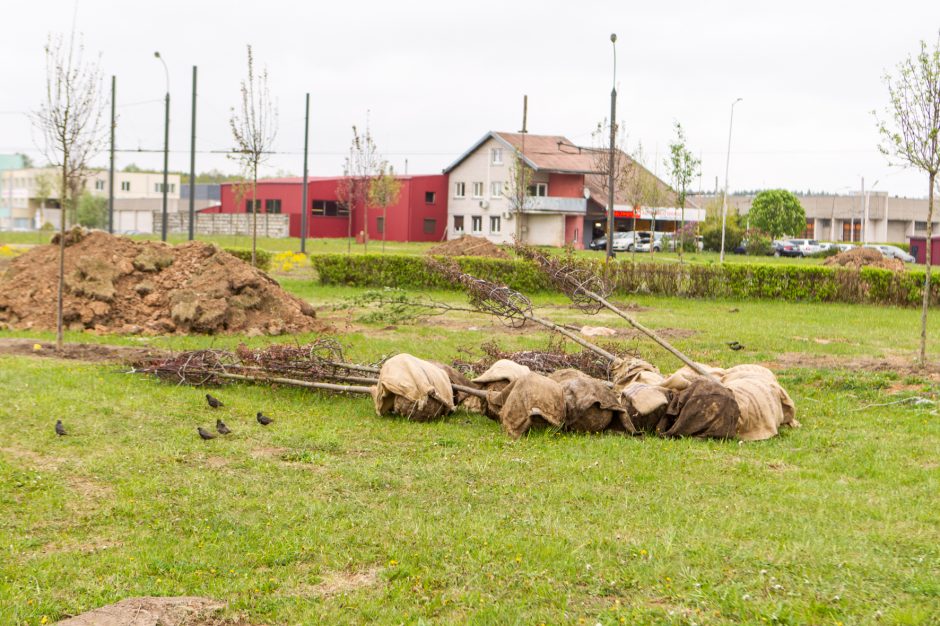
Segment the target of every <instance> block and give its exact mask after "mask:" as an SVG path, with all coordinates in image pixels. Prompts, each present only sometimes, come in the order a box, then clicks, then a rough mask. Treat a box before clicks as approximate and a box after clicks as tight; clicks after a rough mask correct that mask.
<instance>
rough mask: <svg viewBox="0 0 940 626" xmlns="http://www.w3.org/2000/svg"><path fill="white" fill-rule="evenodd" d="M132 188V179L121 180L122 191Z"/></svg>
mask: <svg viewBox="0 0 940 626" xmlns="http://www.w3.org/2000/svg"><path fill="white" fill-rule="evenodd" d="M130 190H131V181H129V180H122V181H121V191H130Z"/></svg>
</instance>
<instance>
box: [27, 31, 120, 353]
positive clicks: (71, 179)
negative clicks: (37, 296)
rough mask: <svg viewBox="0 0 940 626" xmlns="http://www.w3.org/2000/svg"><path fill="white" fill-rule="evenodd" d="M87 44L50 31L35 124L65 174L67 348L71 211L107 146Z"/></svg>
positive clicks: (59, 327)
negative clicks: (92, 162) (94, 162)
mask: <svg viewBox="0 0 940 626" xmlns="http://www.w3.org/2000/svg"><path fill="white" fill-rule="evenodd" d="M84 51H85V50H84V46H83V45H82V44H81V43H78V44H76V42H75V34H74V33H72V35H70V37H69V39H68V41H66V40H65V39H64V38H63V37H62V36H61V35H59V36H51V35H50V37H49V40H48V41H47V43H46V46H45V53H46V93H45V98H44V100H43V102H42V104H41V105H40V107H39V109H38V110H37V111H36V112H35V113H34V114H33V115H32V120H33V124H34V125H35V126H36V128H37V129H38V130H39V131H40V133H42V137H43V140H44V141H43V146H42V149H43V153H44V155H45V157H46V159H48V161H49V163H50V164H52V165H53V166H54V167H56V169H57V170H58V172H59V173H60V176H59V178H58V187H59V206H60V216H59V276H58V282H59V285H58V296H57V300H56V349H57V350H61V349H62V336H63V316H62V310H63V302H64V296H65V229H66V215H67V214H68V212H69V211H70V210H74V208H75V205H76V203H77V201H78V196H79V194H80V192H81V190H82V189H84V187H85V179H86V178H87V175H88V170H89V162H90V160H91V159H92V158H93V157H94V156H95V155H97V154H98V153H99V152H100V151H101V150H102V149H103V148H104V145H105V138H106V134H105V130H106V128H105V126H104V125H103V124H102V116H103V112H104V105H105V100H104V97H103V95H102V86H101V70H100V68H99V65H98V63H97V61H95V62H86V61H85V58H84Z"/></svg>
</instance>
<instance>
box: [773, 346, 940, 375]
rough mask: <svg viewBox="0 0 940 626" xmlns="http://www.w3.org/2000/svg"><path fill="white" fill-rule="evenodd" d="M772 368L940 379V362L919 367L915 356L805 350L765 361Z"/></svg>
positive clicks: (783, 354)
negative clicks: (838, 370) (863, 371)
mask: <svg viewBox="0 0 940 626" xmlns="http://www.w3.org/2000/svg"><path fill="white" fill-rule="evenodd" d="M762 365H765V366H766V367H769V368H770V369H776V370H781V369H789V368H798V367H808V368H813V369H853V370H866V371H869V372H894V373H896V374H899V375H901V376H906V375H912V376H920V377H922V378H928V379H930V380H934V381H940V363H927V365H926V366H924V367H923V368H921V367H918V366H917V365H916V364H915V363H914V360H913V358H910V357H899V356H887V357H882V358H874V357H858V356H852V357H839V356H833V355H829V354H816V355H809V354H806V353H803V352H784V353H782V354H781V355H780V356H778V357H777V358H776V359H775V360H774V361H770V362H768V363H763V364H762Z"/></svg>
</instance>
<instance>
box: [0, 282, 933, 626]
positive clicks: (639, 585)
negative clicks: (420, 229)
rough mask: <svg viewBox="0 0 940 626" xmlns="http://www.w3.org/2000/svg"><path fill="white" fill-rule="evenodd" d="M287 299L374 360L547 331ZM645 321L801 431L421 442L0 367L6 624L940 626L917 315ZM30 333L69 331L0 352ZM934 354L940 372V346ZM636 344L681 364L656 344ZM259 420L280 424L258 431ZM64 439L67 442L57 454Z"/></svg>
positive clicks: (353, 424) (278, 409)
mask: <svg viewBox="0 0 940 626" xmlns="http://www.w3.org/2000/svg"><path fill="white" fill-rule="evenodd" d="M282 282H283V284H284V285H285V287H286V288H287V289H289V290H290V291H292V292H293V293H296V294H298V295H300V296H301V297H304V298H307V299H309V300H311V301H312V302H314V303H315V304H316V305H317V306H319V307H320V309H319V314H320V315H321V317H324V318H326V319H328V320H330V321H331V322H333V323H334V325H336V326H337V328H338V330H339V331H340V332H341V333H342V335H341V339H342V341H343V342H344V343H345V344H346V345H347V348H348V355H349V357H350V358H351V359H353V360H356V361H373V360H376V359H379V358H381V357H382V356H383V355H387V354H389V353H391V352H395V351H405V352H411V353H414V354H416V355H418V356H421V357H425V358H433V359H440V360H448V361H449V360H450V359H452V358H454V357H455V356H457V355H458V354H457V353H458V349H459V348H461V347H468V348H474V347H476V346H478V345H479V344H480V343H481V342H483V341H487V340H490V339H495V340H497V341H498V342H499V343H500V344H501V345H503V346H504V347H506V348H513V347H515V348H522V347H540V346H544V345H545V343H546V341H547V337H548V336H547V334H546V333H544V332H542V331H540V330H523V331H520V330H508V329H505V328H503V327H502V326H501V325H499V323H498V322H494V321H492V320H490V319H488V318H481V317H477V316H473V315H469V314H457V315H454V316H448V317H446V318H435V319H433V320H429V321H425V322H422V323H417V324H404V323H401V322H397V321H389V320H386V321H377V322H375V323H364V322H362V321H361V320H360V319H359V317H360V311H357V310H350V309H344V308H334V307H333V306H332V305H335V304H338V303H341V302H342V301H343V299H344V298H347V297H350V296H354V295H356V294H358V293H361V291H360V290H355V289H350V288H341V287H321V286H317V285H314V284H312V283H310V282H309V281H306V280H300V279H291V278H287V279H284V280H283V281H282ZM431 295H433V296H434V297H436V298H438V299H441V300H447V301H450V302H459V301H461V300H460V298H459V296H458V295H456V294H453V293H443V292H442V293H435V294H431ZM535 302H536V304H537V306H538V307H539V312H540V313H541V314H543V315H546V316H549V317H551V318H552V319H553V320H556V321H561V322H567V323H576V324H582V323H587V324H591V325H607V326H611V327H615V328H621V327H622V324H619V323H617V322H616V320H615V318H613V317H612V316H610V315H606V314H601V315H599V316H597V317H592V318H587V317H585V316H584V315H583V314H581V313H578V312H577V311H575V310H573V309H570V308H568V307H567V306H565V303H564V301H563V300H562V299H561V298H559V297H558V296H552V295H543V296H539V297H537V298H536V299H535ZM630 302H632V303H634V304H636V305H637V307H639V310H638V311H637V312H636V315H637V316H638V317H639V318H640V320H641V321H642V322H644V323H646V324H648V325H650V326H651V327H654V328H657V329H660V330H662V331H663V332H664V333H665V334H667V336H669V338H670V339H671V341H673V343H674V344H675V345H677V347H679V348H680V349H681V350H684V351H686V352H687V353H689V354H690V355H691V356H692V357H693V358H696V359H699V360H702V361H706V362H709V363H713V364H717V365H724V366H729V365H732V364H735V363H743V362H761V363H767V364H770V365H772V366H773V367H775V368H776V369H777V370H778V375H779V377H780V380H781V382H782V384H783V385H784V386H785V387H786V388H787V389H788V390H789V392H790V393H791V395H792V396H793V398H794V400H795V402H796V404H797V408H798V418H799V419H800V421H801V422H802V423H803V427H802V428H800V429H797V430H791V431H787V432H785V433H783V435H782V436H780V437H778V438H776V439H773V440H770V441H766V442H762V443H751V444H739V443H737V442H714V441H692V440H682V441H665V440H657V439H654V438H637V439H627V438H622V437H618V436H582V435H570V434H552V433H548V432H535V433H533V434H531V435H529V436H527V437H525V438H523V439H521V440H519V441H516V442H513V441H510V440H509V439H507V438H506V437H505V436H504V435H503V434H502V433H501V432H500V431H499V427H498V425H497V424H495V423H494V422H491V421H489V420H487V419H486V418H484V417H481V416H478V415H472V414H468V413H465V412H462V411H459V412H457V413H455V414H454V415H452V416H450V417H448V418H447V419H444V420H442V421H440V422H437V423H432V424H419V423H410V422H406V421H402V420H400V419H391V418H379V417H376V416H375V415H374V411H373V409H372V406H371V402H370V400H369V399H366V398H358V397H357V398H344V397H338V396H330V395H324V394H319V393H312V392H309V391H302V390H298V389H291V388H277V389H272V388H265V387H250V386H230V387H226V388H223V389H218V390H215V391H213V393H214V394H215V395H217V396H219V397H220V398H222V399H223V401H225V403H226V406H225V407H224V408H222V409H219V410H217V411H214V410H212V409H210V408H208V407H207V406H206V403H205V401H204V399H203V397H202V396H203V393H204V390H200V389H193V388H188V387H177V386H173V385H169V384H165V383H160V382H156V381H153V380H150V379H146V378H142V377H139V376H137V375H133V374H128V373H126V372H125V371H124V370H122V368H120V367H117V366H108V365H100V364H99V365H96V364H87V363H77V362H66V361H59V360H56V359H49V358H39V357H12V356H0V407H2V408H0V550H2V552H0V554H2V557H0V623H2V624H39V623H42V622H43V620H44V619H45V620H46V621H50V620H56V619H60V618H62V617H65V616H67V615H72V614H77V613H80V612H82V611H84V610H89V609H92V608H95V607H98V606H101V605H104V604H108V603H112V602H115V601H117V600H120V599H122V598H125V597H129V596H141V595H198V596H208V597H211V598H215V599H218V600H221V601H224V602H226V603H227V608H226V609H225V613H224V615H225V616H227V617H229V618H231V619H233V620H241V621H239V622H238V623H240V624H310V623H319V622H323V623H356V624H359V623H388V624H399V623H466V622H470V623H477V624H517V623H518V624H538V623H545V624H597V623H601V624H621V623H626V624H739V623H748V624H765V623H766V624H831V625H836V624H846V625H847V624H936V623H937V619H938V616H940V515H938V513H937V511H938V510H940V497H938V493H940V464H938V462H940V417H938V415H937V409H936V407H937V405H936V404H935V402H936V401H938V399H940V394H938V390H940V388H938V385H940V377H938V375H937V371H938V370H937V368H936V367H934V368H933V369H932V370H930V372H928V373H920V374H918V373H915V372H913V371H912V370H910V368H908V367H907V364H908V363H909V362H910V361H911V359H912V357H913V355H914V350H915V347H916V343H917V331H916V323H917V320H918V313H917V311H914V310H908V309H891V308H878V307H870V306H860V305H809V304H793V303H774V302H723V301H717V302H715V301H713V302H708V301H688V300H681V299H676V298H654V297H637V298H631V299H630ZM27 336H28V337H36V338H40V339H48V338H50V336H51V335H50V334H49V333H35V332H23V331H20V332H11V331H2V332H0V339H2V338H3V337H27ZM68 339H69V340H74V341H96V342H105V343H121V344H128V345H153V346H157V347H164V348H173V349H183V348H193V347H207V346H214V347H232V346H234V345H236V344H237V343H238V342H239V341H241V340H242V339H241V338H238V337H225V338H211V337H201V338H200V337H171V338H152V339H146V340H145V339H143V338H134V337H107V336H105V337H99V336H91V335H80V334H70V335H69V337H68ZM304 339H305V338H304V337H299V338H297V340H300V341H303V340H304ZM929 339H930V341H929V349H930V350H931V352H932V353H933V354H937V353H938V351H940V335H938V333H937V332H936V331H935V330H933V329H931V333H930V337H929ZM276 340H277V341H285V340H290V341H292V340H294V338H281V339H276ZM619 340H620V341H623V342H625V343H626V345H628V346H630V347H633V348H635V349H636V350H637V351H638V352H639V353H640V355H641V356H643V357H644V358H647V359H649V360H651V361H653V362H654V363H656V364H657V365H659V366H660V367H661V368H663V369H664V370H668V371H671V370H672V369H674V368H675V367H677V364H676V362H675V361H674V360H673V358H672V357H671V356H670V355H668V354H667V353H665V352H663V351H661V350H658V349H655V348H654V347H652V345H651V344H650V342H648V341H645V340H641V339H637V338H635V337H623V338H620V339H619ZM732 340H736V341H739V342H741V343H742V344H744V346H745V349H744V350H742V351H740V352H732V351H730V350H728V348H727V347H726V345H725V342H726V341H732ZM246 341H247V342H248V343H249V344H250V345H256V346H257V345H263V344H264V343H266V342H269V341H272V340H271V339H266V338H253V339H250V340H246ZM934 361H935V362H936V359H934ZM879 363H881V365H879ZM892 366H893V367H892ZM917 398H923V399H925V400H927V402H921V403H915V402H914V400H915V399H917ZM261 409H263V410H264V411H265V412H266V413H268V414H270V415H272V416H273V417H274V418H275V420H276V421H275V423H274V424H273V425H272V426H270V427H268V428H262V427H261V426H259V425H257V424H256V423H255V422H254V421H253V419H252V416H253V415H254V413H255V411H257V410H261ZM216 417H222V418H223V419H225V421H226V422H227V423H228V425H229V426H230V427H231V428H233V430H235V434H233V435H231V436H230V437H228V438H226V439H224V440H222V439H221V438H220V439H216V440H213V441H208V442H204V441H202V440H200V439H199V437H198V436H197V435H196V431H195V429H196V426H197V425H200V424H201V425H204V426H211V425H212V423H213V422H214V419H215V418H216ZM57 418H62V419H63V420H64V422H65V424H66V427H67V428H68V429H69V430H70V433H71V434H70V435H69V436H67V437H62V438H57V437H56V436H55V434H54V433H53V428H52V427H53V424H54V422H55V420H56V419H57Z"/></svg>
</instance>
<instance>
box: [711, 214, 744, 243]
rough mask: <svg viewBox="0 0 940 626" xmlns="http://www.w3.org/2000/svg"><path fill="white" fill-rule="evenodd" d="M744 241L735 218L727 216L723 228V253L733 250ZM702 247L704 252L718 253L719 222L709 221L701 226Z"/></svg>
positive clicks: (742, 230)
mask: <svg viewBox="0 0 940 626" xmlns="http://www.w3.org/2000/svg"><path fill="white" fill-rule="evenodd" d="M743 239H744V229H743V228H741V227H740V226H739V225H738V223H737V218H736V216H735V219H732V216H731V215H730V214H729V215H728V223H727V225H726V226H725V252H730V251H731V250H734V249H735V248H737V247H738V246H739V245H740V244H741V240H743ZM702 245H703V246H704V248H705V249H706V250H711V251H712V252H719V251H720V250H721V220H720V219H719V220H715V221H709V222H706V223H705V224H703V225H702Z"/></svg>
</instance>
